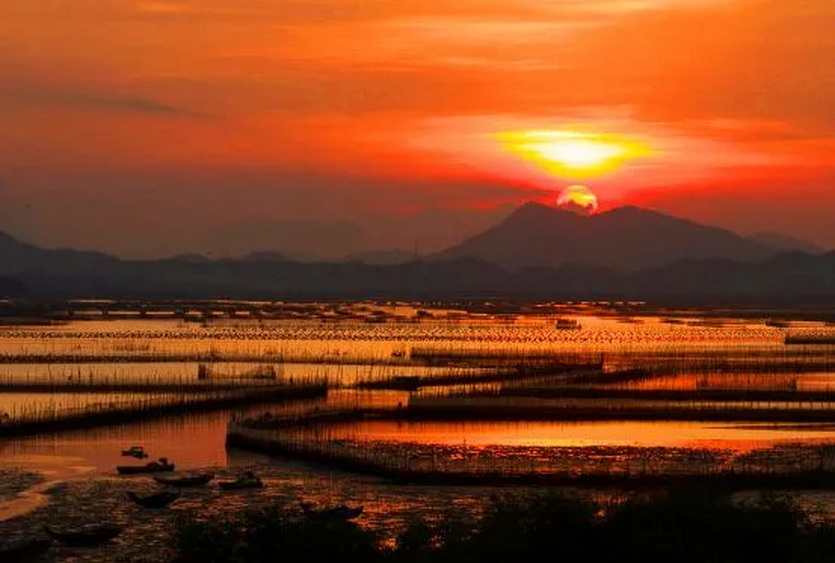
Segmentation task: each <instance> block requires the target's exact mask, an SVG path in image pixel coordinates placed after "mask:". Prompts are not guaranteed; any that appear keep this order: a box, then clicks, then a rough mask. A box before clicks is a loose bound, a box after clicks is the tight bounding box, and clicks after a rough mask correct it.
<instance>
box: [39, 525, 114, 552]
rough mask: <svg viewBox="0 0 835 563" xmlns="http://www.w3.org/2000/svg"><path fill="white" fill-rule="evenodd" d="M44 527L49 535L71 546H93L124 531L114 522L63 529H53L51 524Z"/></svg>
mask: <svg viewBox="0 0 835 563" xmlns="http://www.w3.org/2000/svg"><path fill="white" fill-rule="evenodd" d="M43 529H44V531H45V532H46V533H47V535H48V536H49V537H51V538H52V539H54V540H56V541H59V542H61V543H63V544H64V545H67V546H69V547H92V546H95V545H99V544H102V543H104V542H106V541H109V540H112V539H113V538H115V537H116V536H118V535H119V534H121V533H122V528H121V527H120V526H114V525H112V524H90V525H88V526H82V527H80V528H73V529H67V530H61V531H58V530H53V529H52V528H50V527H49V526H44V527H43Z"/></svg>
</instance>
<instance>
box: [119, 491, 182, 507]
mask: <svg viewBox="0 0 835 563" xmlns="http://www.w3.org/2000/svg"><path fill="white" fill-rule="evenodd" d="M127 495H128V498H129V499H130V500H132V501H133V502H134V503H136V504H138V505H139V506H141V507H143V508H165V507H166V506H168V505H169V504H171V503H172V502H174V501H175V500H177V499H178V498H180V494H179V493H172V492H170V491H163V492H161V493H154V494H150V495H140V494H137V493H134V492H133V491H128V493H127Z"/></svg>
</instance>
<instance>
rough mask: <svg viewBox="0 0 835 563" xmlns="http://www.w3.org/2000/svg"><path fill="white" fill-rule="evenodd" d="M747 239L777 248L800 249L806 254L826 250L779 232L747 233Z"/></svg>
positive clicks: (819, 252)
mask: <svg viewBox="0 0 835 563" xmlns="http://www.w3.org/2000/svg"><path fill="white" fill-rule="evenodd" d="M748 239H749V240H753V241H754V242H757V243H759V244H762V245H765V246H770V247H772V248H776V249H778V250H800V251H801V252H806V253H808V254H821V253H823V252H826V249H825V248H824V247H822V246H819V245H817V244H815V243H813V242H810V241H808V240H804V239H799V238H795V237H791V236H788V235H783V234H780V233H756V234H753V235H749V236H748Z"/></svg>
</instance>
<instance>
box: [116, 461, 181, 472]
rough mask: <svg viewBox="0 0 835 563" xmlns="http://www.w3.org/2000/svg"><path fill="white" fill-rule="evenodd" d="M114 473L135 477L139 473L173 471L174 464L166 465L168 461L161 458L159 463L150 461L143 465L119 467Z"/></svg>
mask: <svg viewBox="0 0 835 563" xmlns="http://www.w3.org/2000/svg"><path fill="white" fill-rule="evenodd" d="M116 471H118V472H119V474H120V475H136V474H139V473H159V472H162V471H174V464H173V463H168V459H167V458H164V457H161V458H159V461H152V462H151V463H146V464H145V465H119V466H117V467H116Z"/></svg>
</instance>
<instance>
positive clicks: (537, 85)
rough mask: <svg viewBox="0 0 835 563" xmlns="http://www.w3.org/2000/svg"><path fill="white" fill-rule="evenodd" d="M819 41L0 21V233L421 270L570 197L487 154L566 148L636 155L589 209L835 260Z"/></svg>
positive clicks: (388, 13)
mask: <svg viewBox="0 0 835 563" xmlns="http://www.w3.org/2000/svg"><path fill="white" fill-rule="evenodd" d="M833 29H835V3H833V2H832V1H831V0H804V1H802V2H785V1H783V0H645V1H642V0H601V1H590V0H461V1H459V2H437V1H435V0H362V1H357V0H168V1H164V0H163V1H150V0H148V1H143V0H120V1H118V2H116V1H113V0H6V1H5V2H2V3H0V124H2V127H0V230H6V231H8V232H10V233H11V234H15V235H18V236H20V237H22V238H26V239H28V240H31V241H33V242H36V243H39V244H44V245H49V246H57V245H67V246H69V245H72V246H80V247H86V248H98V249H102V250H107V251H111V252H116V253H119V254H122V255H126V256H155V255H160V254H170V253H175V252H184V251H195V252H213V253H216V254H234V253H241V252H245V251H247V250H263V249H273V250H295V251H299V252H307V253H314V254H322V255H334V254H340V253H343V252H350V251H354V250H358V249H362V248H386V247H391V246H399V247H405V248H407V249H411V248H412V246H413V245H415V244H417V245H419V246H420V247H421V249H422V250H426V251H429V250H434V249H436V248H437V247H440V246H443V245H444V244H447V243H449V242H453V241H454V239H455V238H457V237H459V236H463V235H464V234H466V233H468V232H470V231H472V230H474V229H478V228H481V227H483V226H486V225H487V224H490V223H491V222H492V221H494V220H495V219H496V218H497V217H499V216H501V215H502V214H503V213H506V212H507V211H508V210H509V209H510V207H511V206H512V205H516V204H518V203H519V202H521V201H524V200H527V199H531V198H548V199H555V198H556V191H557V190H558V189H559V188H561V187H563V186H566V185H570V184H574V183H576V180H577V178H571V177H560V176H559V174H555V173H554V170H545V169H543V168H542V167H539V166H536V164H535V163H531V162H527V161H525V160H524V159H520V158H519V157H518V155H516V154H513V152H512V151H507V150H504V149H503V148H502V147H501V145H500V143H498V142H497V141H496V137H495V136H496V134H498V133H501V132H504V131H519V130H522V131H524V130H566V129H572V130H573V129H581V130H583V131H587V132H590V133H594V134H603V135H616V136H621V137H626V138H630V139H637V140H639V141H640V142H641V143H643V144H645V145H646V146H648V147H650V148H651V149H652V153H651V154H648V155H645V156H643V157H641V158H637V159H634V160H633V161H630V162H627V163H625V164H624V165H623V166H621V167H620V168H619V169H617V170H615V171H612V172H610V173H607V174H605V175H602V176H600V177H596V178H593V179H585V180H586V181H585V182H584V183H587V184H588V185H589V186H591V187H592V188H593V189H594V191H595V192H596V193H597V195H598V196H599V198H600V201H601V206H602V207H604V208H605V207H607V206H612V205H616V204H618V203H621V202H631V203H637V204H640V205H647V206H650V207H654V208H657V209H661V210H666V211H669V212H672V213H675V214H680V215H685V216H687V217H691V218H694V219H697V220H700V221H705V222H709V223H716V224H721V225H722V226H726V227H729V228H733V229H737V230H740V231H743V232H753V231H761V230H779V231H783V232H786V233H788V234H793V235H797V236H802V237H806V238H810V239H813V240H815V241H817V242H821V243H824V244H828V245H832V246H835V225H830V223H835V222H831V221H829V217H830V216H832V214H833V212H835V196H833V195H832V193H833V192H832V187H833V186H835V182H833V180H835V161H833V159H832V156H831V155H832V154H833V149H835V134H834V133H833V130H834V128H833V125H835V111H833V108H835V57H833V56H832V53H835V33H832V30H833ZM230 202H234V204H235V205H234V207H232V208H230V205H229V203H230ZM404 226H405V228H404ZM103 233H107V236H106V237H103V236H102V234H103ZM288 241H292V242H288Z"/></svg>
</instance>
